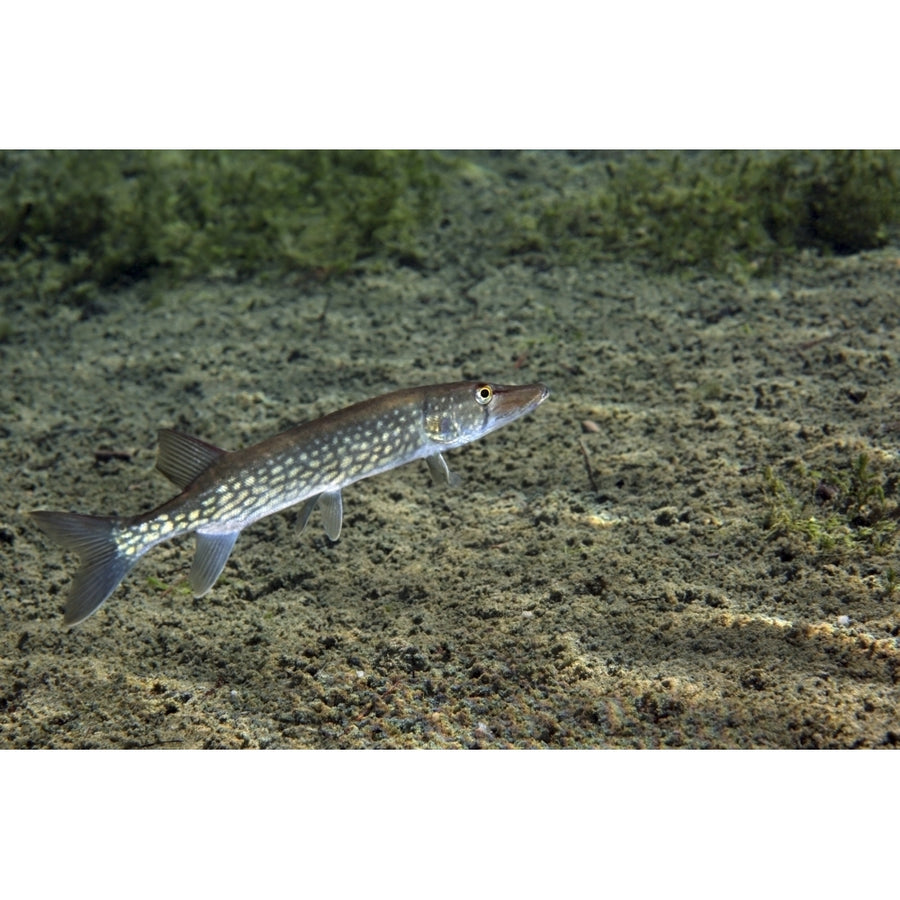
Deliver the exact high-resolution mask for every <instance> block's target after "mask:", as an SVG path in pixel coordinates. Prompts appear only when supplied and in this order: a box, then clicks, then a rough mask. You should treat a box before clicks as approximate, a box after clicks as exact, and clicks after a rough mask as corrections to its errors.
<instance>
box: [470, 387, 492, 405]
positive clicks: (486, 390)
mask: <svg viewBox="0 0 900 900" xmlns="http://www.w3.org/2000/svg"><path fill="white" fill-rule="evenodd" d="M493 396H494V389H493V388H492V387H491V386H490V385H489V384H481V385H479V386H478V387H477V388H475V402H476V403H480V404H481V405H482V406H487V405H488V403H490V402H491V397H493Z"/></svg>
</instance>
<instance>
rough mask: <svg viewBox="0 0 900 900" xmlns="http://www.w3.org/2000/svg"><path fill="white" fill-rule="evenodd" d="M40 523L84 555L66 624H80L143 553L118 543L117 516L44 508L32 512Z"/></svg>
mask: <svg viewBox="0 0 900 900" xmlns="http://www.w3.org/2000/svg"><path fill="white" fill-rule="evenodd" d="M31 515H32V516H33V517H34V519H35V521H36V522H37V523H38V525H39V526H40V527H41V528H42V529H43V530H44V531H45V532H46V533H47V534H48V535H49V536H50V537H52V538H53V539H54V540H55V541H58V542H59V543H60V544H62V546H63V547H65V548H66V549H67V550H72V551H73V552H75V553H77V554H78V556H79V557H80V558H81V568H80V569H79V570H78V572H77V573H76V575H75V579H74V580H73V582H72V587H71V588H70V590H69V599H68V601H67V602H66V615H65V622H66V625H77V624H78V623H79V622H83V621H84V620H85V619H86V618H88V616H90V615H92V614H93V613H95V612H96V611H97V610H98V609H99V608H100V607H101V606H102V605H103V602H104V600H106V598H107V597H108V596H109V595H110V594H111V593H112V592H113V591H114V590H115V589H116V586H117V585H118V584H119V582H120V581H121V580H122V579H123V578H124V577H125V576H126V575H127V574H128V573H129V572H130V571H131V569H132V567H133V566H134V564H135V563H136V562H137V561H138V558H139V555H125V554H123V553H122V552H121V551H120V550H119V547H118V544H117V543H116V523H117V520H116V519H114V518H107V517H102V516H82V515H78V513H68V512H53V511H51V510H46V509H40V510H36V511H35V512H33V513H32V514H31Z"/></svg>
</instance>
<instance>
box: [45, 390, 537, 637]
mask: <svg viewBox="0 0 900 900" xmlns="http://www.w3.org/2000/svg"><path fill="white" fill-rule="evenodd" d="M549 394H550V391H549V390H548V389H547V387H545V386H544V385H543V384H529V385H522V386H512V385H501V384H490V383H488V382H484V381H461V382H455V383H452V384H438V385H429V386H425V387H416V388H409V389H406V390H401V391H394V392H393V393H390V394H385V395H384V396H382V397H375V398H373V399H371V400H365V401H363V402H362V403H357V404H355V405H353V406H348V407H347V408H346V409H342V410H339V411H338V412H333V413H331V414H329V415H327V416H323V417H322V418H320V419H315V420H314V421H312V422H304V423H302V424H300V425H295V426H294V427H293V428H290V429H288V430H287V431H284V432H282V433H281V434H277V435H275V436H274V437H270V438H267V439H266V440H264V441H261V442H260V443H258V444H254V445H253V446H251V447H246V448H244V449H243V450H236V451H234V452H228V451H226V450H222V449H221V448H219V447H215V446H213V445H212V444H208V443H206V442H205V441H202V440H200V439H199V438H195V437H191V436H190V435H186V434H180V433H179V432H177V431H172V430H170V429H164V430H162V431H160V433H159V454H158V458H157V464H156V465H157V468H158V469H159V471H160V472H162V474H163V475H165V476H166V477H167V478H168V479H169V480H170V481H172V482H173V483H174V484H175V485H176V486H177V487H178V488H180V489H181V493H180V494H179V495H178V496H177V497H174V498H172V499H171V500H169V501H168V502H167V503H163V504H162V505H161V506H158V507H156V509H152V510H150V511H149V512H145V513H141V514H140V515H136V516H123V517H110V516H86V515H80V514H78V513H69V512H56V511H50V510H36V511H35V512H33V513H32V515H33V516H34V518H35V519H36V520H37V523H38V525H40V527H41V528H42V529H43V530H44V531H45V532H46V533H47V534H48V535H50V537H52V538H54V539H55V540H56V541H58V542H59V543H60V544H62V546H63V547H65V548H66V549H68V550H71V551H74V552H75V553H77V554H78V555H79V557H80V559H81V568H80V569H79V570H78V572H77V573H76V575H75V578H74V580H73V582H72V587H71V589H70V592H69V597H68V601H67V603H66V610H65V622H66V624H67V625H77V624H78V623H79V622H83V621H84V620H85V619H86V618H88V616H90V615H91V614H93V613H94V612H96V611H97V610H98V609H99V608H100V607H101V606H102V605H103V603H104V601H105V600H106V599H107V598H108V597H109V595H110V594H112V592H113V591H114V590H115V589H116V587H117V586H118V585H119V583H120V582H121V581H122V579H123V578H124V577H125V576H126V575H127V574H128V573H129V572H130V571H131V569H132V568H133V567H134V565H135V564H136V563H137V561H138V560H139V559H140V558H141V557H142V556H143V555H144V554H145V553H146V552H147V551H148V550H150V549H151V548H152V547H155V546H156V545H157V544H159V543H161V542H162V541H167V540H169V539H171V538H175V537H178V536H179V535H183V534H189V533H191V532H193V533H194V535H195V536H196V541H197V548H196V552H195V554H194V561H193V564H192V566H191V573H190V585H191V589H192V591H193V593H194V596H196V597H201V596H202V595H203V594H205V593H206V592H207V591H208V590H209V589H210V588H211V587H212V586H213V585H214V584H215V582H216V579H217V578H218V577H219V575H220V574H221V573H222V569H223V568H225V563H226V562H227V560H228V556H229V554H230V553H231V550H232V548H233V547H234V542H235V541H236V540H237V537H238V535H239V534H240V533H241V531H243V529H244V528H246V527H247V526H248V525H250V524H252V523H253V522H256V521H257V520H259V519H262V518H264V517H265V516H270V515H272V513H276V512H278V511H279V510H283V509H286V508H287V507H289V506H294V505H296V504H298V503H302V504H303V507H302V509H301V512H300V526H301V530H302V529H303V528H304V527H305V526H306V523H307V521H308V519H309V516H310V513H312V511H313V509H314V508H315V507H316V506H317V505H318V506H319V508H320V509H321V511H322V519H323V524H324V527H325V533H326V534H327V535H328V537H329V538H331V540H333V541H336V540H337V539H338V536H339V535H340V533H341V522H342V519H343V503H342V500H341V490H342V489H343V488H345V487H346V486H347V485H349V484H353V482H354V481H359V480H360V479H362V478H368V477H369V476H370V475H377V474H379V473H380V472H386V471H388V470H389V469H394V468H396V467H397V466H402V465H403V464H404V463H408V462H412V461H413V460H415V459H425V460H426V462H427V463H428V467H429V469H430V470H431V474H432V477H433V478H434V479H435V480H436V481H445V482H447V483H450V481H451V475H450V470H449V468H448V467H447V463H446V461H445V460H444V456H443V453H444V451H446V450H451V449H453V448H454V447H460V446H462V445H463V444H468V443H469V442H470V441H474V440H476V439H477V438H480V437H483V436H484V435H486V434H488V433H489V432H491V431H494V430H495V429H497V428H500V427H501V426H503V425H506V424H508V423H509V422H513V421H515V420H516V419H518V418H520V417H521V416H524V415H526V414H527V413H530V412H532V411H533V410H534V409H536V408H537V407H538V406H539V405H540V404H541V403H543V402H544V400H546V399H547V397H548V396H549Z"/></svg>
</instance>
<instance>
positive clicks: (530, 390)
mask: <svg viewBox="0 0 900 900" xmlns="http://www.w3.org/2000/svg"><path fill="white" fill-rule="evenodd" d="M549 396H550V388H548V387H547V385H546V384H541V383H540V382H536V383H535V384H522V385H511V384H509V385H507V384H502V385H494V400H495V401H497V403H496V405H495V406H494V408H493V409H492V410H491V418H492V420H493V421H492V423H491V429H492V430H493V429H494V428H499V427H500V426H501V425H505V424H506V423H507V422H512V421H514V420H515V419H518V418H520V417H521V416H527V415H528V413H530V412H533V411H534V410H536V409H537V408H538V407H539V406H540V405H541V404H542V403H543V402H544V401H545V400H546V399H547V398H548V397H549Z"/></svg>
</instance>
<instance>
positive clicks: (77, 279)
mask: <svg viewBox="0 0 900 900" xmlns="http://www.w3.org/2000/svg"><path fill="white" fill-rule="evenodd" d="M444 168H445V164H443V163H442V162H441V160H440V158H439V157H438V156H437V155H435V154H432V153H423V152H417V151H384V152H377V151H293V152H288V151H268V152H267V151H93V152H92V151H71V152H65V151H59V152H53V151H35V152H4V153H2V154H0V278H2V279H3V280H4V281H6V282H7V283H9V282H15V283H16V285H17V289H18V290H19V291H20V292H21V291H22V290H26V291H27V292H28V293H29V295H30V296H31V297H32V298H36V299H42V300H55V299H57V298H60V297H64V298H65V299H66V300H67V301H74V302H76V303H79V302H80V303H82V304H85V305H86V304H89V303H90V302H91V300H92V298H93V296H94V294H95V293H96V291H97V290H98V289H100V288H105V287H109V286H115V285H120V284H128V283H133V282H135V281H140V280H144V279H150V280H153V281H154V282H155V283H156V284H163V285H170V284H173V283H176V282H178V281H181V280H184V279H187V278H191V277H198V276H207V275H214V276H225V277H228V276H232V277H239V278H243V277H247V276H250V275H254V276H256V275H259V274H261V273H276V274H278V275H285V274H289V275H296V276H297V277H300V278H305V277H315V278H325V277H328V276H330V275H333V274H336V273H341V272H344V271H346V270H347V269H348V268H349V267H350V266H352V265H353V264H354V263H355V262H356V261H357V260H360V259H362V258H365V257H367V256H373V255H377V254H384V255H385V256H387V257H393V258H395V259H401V260H404V261H408V262H409V261H411V262H413V263H414V262H415V260H416V258H417V254H418V252H419V251H418V243H417V241H418V235H419V234H420V232H421V230H422V229H423V228H425V227H426V226H427V225H428V224H430V223H431V222H432V221H433V219H434V216H435V214H436V211H437V208H438V207H437V200H438V196H439V193H440V190H441V185H442V178H443V171H444Z"/></svg>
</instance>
